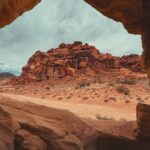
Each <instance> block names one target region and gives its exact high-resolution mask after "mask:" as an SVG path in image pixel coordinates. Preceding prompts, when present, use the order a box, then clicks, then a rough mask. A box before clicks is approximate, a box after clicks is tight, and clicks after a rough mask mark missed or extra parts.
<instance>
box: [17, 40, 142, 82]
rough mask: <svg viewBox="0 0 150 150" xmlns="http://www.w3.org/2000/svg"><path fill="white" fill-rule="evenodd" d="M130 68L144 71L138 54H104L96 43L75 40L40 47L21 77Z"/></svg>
mask: <svg viewBox="0 0 150 150" xmlns="http://www.w3.org/2000/svg"><path fill="white" fill-rule="evenodd" d="M122 67H125V68H129V69H131V70H132V71H142V67H141V58H140V56H138V55H131V56H124V57H122V58H119V57H114V56H112V55H110V54H102V53H100V52H99V50H97V49H96V48H95V47H94V46H90V45H88V44H84V45H83V44H82V43H81V42H75V43H73V44H61V45H60V46H59V47H58V48H56V49H51V50H49V51H47V52H41V51H37V52H36V53H35V54H34V55H33V56H32V57H31V58H30V59H29V61H28V64H27V65H26V66H25V67H23V69H22V74H21V76H20V77H19V78H18V79H19V80H20V81H33V80H35V81H42V80H48V79H50V78H62V77H65V76H76V75H77V74H79V75H80V73H81V74H84V75H89V76H90V75H91V76H93V75H96V74H99V73H102V72H103V71H109V70H110V69H119V68H122Z"/></svg>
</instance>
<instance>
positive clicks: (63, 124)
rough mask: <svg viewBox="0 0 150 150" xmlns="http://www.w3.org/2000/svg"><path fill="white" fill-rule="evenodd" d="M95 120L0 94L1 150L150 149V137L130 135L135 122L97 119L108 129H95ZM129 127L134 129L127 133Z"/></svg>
mask: <svg viewBox="0 0 150 150" xmlns="http://www.w3.org/2000/svg"><path fill="white" fill-rule="evenodd" d="M93 122H94V121H92V120H84V119H81V118H79V117H77V116H75V115H74V114H72V113H70V112H68V111H65V110H58V109H53V108H48V107H45V106H39V105H35V104H32V103H23V102H19V101H16V100H14V99H9V98H7V97H3V96H1V95H0V149H1V150H27V149H28V150H101V149H103V150H114V149H115V150H120V149H123V150H132V149H136V150H149V149H150V143H149V141H144V140H140V139H136V137H135V136H130V135H134V134H135V133H134V130H135V127H134V126H133V122H122V123H117V122H112V121H111V122H109V121H98V123H99V124H100V125H101V124H105V127H106V129H105V130H106V131H107V133H105V131H104V132H103V130H102V129H101V128H100V131H99V130H98V129H96V128H95V123H93ZM110 124H111V126H110ZM107 126H108V127H107ZM110 127H111V128H110ZM126 128H127V129H126ZM116 129H117V130H116ZM114 130H115V131H118V132H117V133H115V134H116V135H114V134H112V131H114ZM126 130H129V131H130V132H131V133H130V134H129V135H126V133H127V132H128V131H126ZM121 136H122V137H121Z"/></svg>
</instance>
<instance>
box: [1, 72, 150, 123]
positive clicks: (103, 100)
mask: <svg viewBox="0 0 150 150" xmlns="http://www.w3.org/2000/svg"><path fill="white" fill-rule="evenodd" d="M136 76H137V77H136V78H135V80H129V81H128V80H123V79H121V80H120V79H119V82H118V79H117V80H116V79H115V80H106V81H105V80H101V79H100V80H99V79H98V80H96V81H95V80H93V79H91V78H90V80H89V79H86V80H85V79H84V80H83V79H82V80H81V79H80V80H77V79H74V80H73V79H72V78H71V79H69V78H66V79H63V80H60V79H58V80H54V81H53V80H52V81H44V82H34V83H28V84H20V85H19V84H16V85H6V84H4V85H3V84H2V85H1V86H0V93H1V94H2V95H4V96H8V97H10V98H13V99H15V100H18V101H23V102H32V103H36V104H40V105H45V106H47V107H53V108H58V109H66V110H69V111H71V112H73V113H75V114H77V115H79V116H80V117H83V118H91V119H98V118H100V119H113V120H129V121H132V120H136V105H137V103H146V104H150V86H149V84H148V83H149V82H148V78H147V76H146V75H145V74H136ZM94 79H95V78H94ZM85 81H86V82H85ZM83 83H84V86H83ZM131 83H132V84H131ZM118 87H123V89H122V90H123V92H120V91H118ZM126 91H127V93H124V92H126Z"/></svg>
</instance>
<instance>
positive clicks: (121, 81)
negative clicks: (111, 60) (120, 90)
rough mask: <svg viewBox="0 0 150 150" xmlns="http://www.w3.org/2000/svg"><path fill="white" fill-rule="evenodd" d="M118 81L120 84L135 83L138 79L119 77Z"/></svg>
mask: <svg viewBox="0 0 150 150" xmlns="http://www.w3.org/2000/svg"><path fill="white" fill-rule="evenodd" d="M117 83H118V84H128V85H135V84H136V83H137V81H136V80H135V79H123V80H120V79H118V80H117Z"/></svg>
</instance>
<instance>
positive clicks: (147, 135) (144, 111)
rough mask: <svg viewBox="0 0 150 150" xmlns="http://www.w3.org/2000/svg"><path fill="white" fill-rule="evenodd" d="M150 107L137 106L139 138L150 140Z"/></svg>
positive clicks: (144, 105)
mask: <svg viewBox="0 0 150 150" xmlns="http://www.w3.org/2000/svg"><path fill="white" fill-rule="evenodd" d="M149 118H150V106H149V105H146V104H138V105H137V125H138V137H139V138H142V139H150V121H149Z"/></svg>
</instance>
